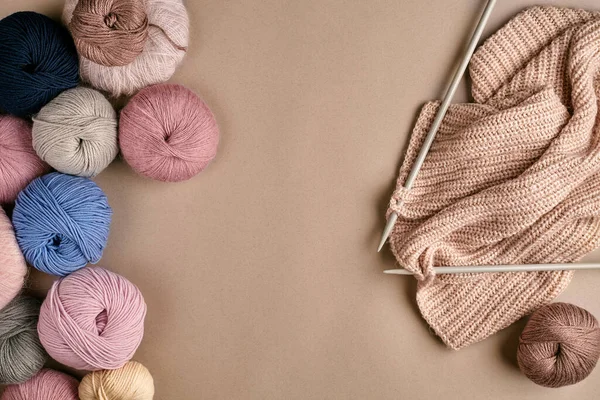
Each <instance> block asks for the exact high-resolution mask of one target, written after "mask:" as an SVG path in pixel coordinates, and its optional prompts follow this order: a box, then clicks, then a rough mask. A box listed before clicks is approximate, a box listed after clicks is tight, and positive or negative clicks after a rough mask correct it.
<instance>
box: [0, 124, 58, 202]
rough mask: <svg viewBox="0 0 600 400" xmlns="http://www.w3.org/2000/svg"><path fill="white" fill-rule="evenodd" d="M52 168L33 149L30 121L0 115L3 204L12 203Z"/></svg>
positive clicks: (0, 173) (0, 161) (0, 197)
mask: <svg viewBox="0 0 600 400" xmlns="http://www.w3.org/2000/svg"><path fill="white" fill-rule="evenodd" d="M48 169H49V167H48V166H47V165H46V163H44V162H43V161H42V160H41V159H40V158H39V157H38V156H37V154H36V153H35V151H34V150H33V145H32V139H31V123H30V122H28V121H25V120H24V119H21V118H17V117H13V116H11V115H0V204H10V203H13V202H14V201H15V199H16V198H17V195H18V194H19V192H20V191H21V190H23V189H24V188H25V186H27V185H28V184H29V183H30V182H31V181H32V180H34V179H35V178H37V177H38V176H40V175H43V174H44V173H45V172H47V171H48Z"/></svg>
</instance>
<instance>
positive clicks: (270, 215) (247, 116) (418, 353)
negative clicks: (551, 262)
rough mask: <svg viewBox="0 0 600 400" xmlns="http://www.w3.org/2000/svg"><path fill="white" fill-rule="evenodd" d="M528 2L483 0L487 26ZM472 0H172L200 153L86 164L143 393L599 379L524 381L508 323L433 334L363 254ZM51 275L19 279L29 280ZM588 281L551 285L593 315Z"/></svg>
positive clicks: (299, 391) (369, 250) (359, 389)
mask: <svg viewBox="0 0 600 400" xmlns="http://www.w3.org/2000/svg"><path fill="white" fill-rule="evenodd" d="M61 3H62V1H61V0H2V2H1V3H0V16H5V15H8V14H10V13H12V12H14V11H17V10H24V9H25V10H26V9H29V10H37V11H39V12H42V13H46V14H48V15H51V16H54V17H58V16H59V14H60V9H61ZM542 3H543V4H557V5H564V6H572V7H588V8H593V7H596V8H600V6H598V3H597V0H587V1H584V0H579V1H575V0H572V1H568V0H556V1H538V2H537V3H536V4H542ZM532 4H533V3H530V2H529V1H520V0H501V1H499V5H498V6H497V9H496V11H495V12H494V15H493V18H492V20H491V22H490V24H489V27H488V29H487V31H486V36H487V35H489V33H490V32H492V31H493V30H496V29H498V28H499V27H500V26H501V24H502V23H504V22H505V21H507V19H508V18H510V17H511V16H512V15H514V14H515V13H516V12H517V11H519V10H520V9H522V8H523V7H525V6H527V5H532ZM594 5H595V6H594ZM483 6H484V1H483V0H454V1H442V0H437V1H423V0H411V1H409V0H345V1H344V0H300V1H299V0H193V1H192V0H189V1H188V7H189V13H190V17H191V21H192V41H191V43H192V44H191V47H190V50H189V55H188V57H187V59H186V60H185V62H184V64H183V66H182V67H181V68H180V70H179V71H178V73H177V74H176V76H175V77H174V78H173V81H175V82H178V83H182V84H185V85H187V86H189V87H191V88H192V89H194V90H195V91H197V92H198V93H200V94H201V95H202V96H203V97H204V98H205V99H206V101H207V102H208V103H209V105H210V106H211V107H212V109H213V110H214V112H215V114H216V116H217V118H218V120H219V123H220V126H221V128H222V141H221V146H220V151H219V154H218V156H217V159H216V161H215V162H214V163H213V164H212V165H211V166H210V167H209V168H208V169H207V170H206V171H205V172H203V173H202V174H201V175H200V176H198V177H196V178H195V179H192V180H191V181H188V182H185V183H181V184H161V183H156V182H151V181H148V180H144V179H142V178H140V177H138V176H136V175H134V174H133V173H132V172H131V170H130V169H129V168H128V167H127V166H126V165H124V164H123V163H122V162H117V163H115V164H114V165H113V166H111V167H110V168H109V169H108V170H107V171H106V172H104V173H103V174H102V175H101V176H99V177H98V179H97V181H98V182H99V184H100V185H101V186H102V188H103V189H105V191H106V192H107V194H108V197H109V200H110V203H111V205H112V206H113V208H114V211H115V216H114V222H113V227H112V232H111V237H110V243H109V246H108V248H107V250H106V253H105V257H104V259H103V260H102V262H101V265H103V266H105V267H108V268H110V269H112V270H114V271H117V272H119V273H121V274H123V275H125V276H126V277H128V278H129V279H131V280H132V281H133V282H134V283H136V284H137V285H138V286H139V287H140V288H141V290H142V291H143V293H144V295H145V297H146V301H147V303H148V307H149V314H148V318H147V323H146V328H147V332H146V336H145V338H144V342H143V344H142V346H141V347H140V349H139V351H138V353H137V355H136V359H137V360H139V361H141V362H143V363H144V364H145V365H146V366H148V367H149V368H150V370H151V371H152V373H153V374H154V377H155V379H156V390H157V396H156V399H158V400H166V399H409V398H411V399H435V398H444V399H470V398H473V399H517V398H519V399H578V400H582V399H593V398H598V397H599V396H600V368H599V369H598V370H596V371H595V372H594V373H593V375H592V376H591V377H590V378H589V379H587V380H586V381H585V382H583V383H581V384H579V385H576V386H574V387H569V388H563V389H560V390H549V389H543V388H540V387H537V386H536V385H534V384H533V383H531V382H529V381H528V380H527V379H526V378H525V377H524V376H523V375H522V374H521V373H520V372H519V370H518V368H517V367H516V362H515V351H516V345H517V338H518V335H519V332H520V330H521V329H522V327H523V322H520V323H517V324H516V325H515V326H513V327H512V328H510V329H507V330H505V331H503V332H501V333H499V334H497V335H496V336H494V337H492V338H490V339H488V340H486V341H485V342H483V343H479V344H476V345H473V346H471V347H469V348H467V349H464V350H461V351H459V352H454V351H450V350H447V349H446V348H444V347H443V345H441V343H440V342H439V341H438V340H437V339H436V338H435V337H434V336H433V335H432V333H431V332H430V331H429V330H428V328H427V326H426V324H425V323H424V322H423V321H422V319H421V318H420V316H419V314H418V311H417V310H416V306H415V302H414V299H413V297H414V291H415V282H414V280H412V279H411V278H407V277H390V276H384V275H383V274H382V271H383V270H384V269H386V268H392V267H394V259H393V257H392V255H391V253H390V252H389V250H388V249H386V251H385V252H383V253H382V254H377V253H376V252H375V249H376V244H377V241H378V239H379V235H380V233H381V229H382V228H383V224H384V212H385V209H386V204H387V201H388V199H389V196H390V194H391V190H392V187H393V183H394V180H395V177H396V171H397V169H398V167H399V165H400V160H401V157H402V155H403V151H404V149H405V146H406V144H407V140H408V135H409V132H410V130H411V128H412V124H413V123H414V118H415V116H416V113H417V112H418V110H419V107H420V105H421V104H422V103H423V102H425V101H426V100H429V99H433V98H439V97H440V96H441V94H442V93H443V90H444V87H445V85H446V84H447V82H448V81H449V79H450V75H451V70H452V66H453V65H455V63H456V61H457V59H458V57H459V55H460V53H461V49H462V47H463V44H464V43H465V42H466V40H467V38H468V36H469V34H470V32H471V31H472V29H473V26H474V23H475V21H476V19H477V18H478V15H479V13H480V11H481V10H482V8H483ZM459 97H462V100H464V99H466V98H467V97H466V86H465V87H464V89H463V90H462V92H461V94H460V96H459ZM590 259H594V257H591V258H590ZM596 260H600V253H599V254H598V255H597V256H596ZM50 282H51V279H50V278H49V277H43V276H41V274H34V279H33V282H32V283H31V285H32V288H33V290H34V291H36V292H37V293H38V294H40V295H43V294H44V292H45V290H46V289H47V287H48V285H49V284H50ZM599 284H600V273H595V272H585V273H583V272H582V273H578V274H577V276H576V277H575V279H574V281H573V283H572V284H571V286H570V287H569V288H568V290H567V291H566V293H565V294H564V295H562V296H561V299H562V300H565V301H570V302H574V303H576V304H578V305H581V306H583V307H585V308H587V309H588V310H590V311H592V312H593V313H595V314H596V315H597V316H600V303H599V302H598V286H599Z"/></svg>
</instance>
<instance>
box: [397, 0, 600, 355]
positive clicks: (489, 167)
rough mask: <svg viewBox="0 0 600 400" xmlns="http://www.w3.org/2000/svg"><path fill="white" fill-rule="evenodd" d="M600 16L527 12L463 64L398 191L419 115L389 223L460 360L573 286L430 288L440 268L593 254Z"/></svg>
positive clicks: (508, 279)
mask: <svg viewBox="0 0 600 400" xmlns="http://www.w3.org/2000/svg"><path fill="white" fill-rule="evenodd" d="M598 43H600V13H592V12H587V11H583V10H572V9H566V8H555V7H534V8H530V9H528V10H526V11H524V12H522V13H521V14H519V15H518V16H516V17H515V18H514V19H513V20H511V21H510V22H509V23H508V24H507V25H506V26H504V27H503V28H502V29H500V30H499V31H498V32H497V33H496V34H494V35H492V36H491V37H490V38H489V39H488V40H487V41H486V42H485V43H484V44H483V45H482V46H481V47H480V48H479V49H478V50H477V51H476V53H475V54H474V56H473V58H472V60H471V63H470V75H471V78H472V93H473V97H474V99H475V102H474V103H470V104H455V105H452V106H451V107H450V109H449V111H448V114H447V116H446V117H445V119H444V121H443V123H442V126H441V128H440V130H439V132H438V134H437V137H436V139H435V141H434V143H433V145H432V146H431V149H430V152H429V154H428V156H427V158H426V160H425V163H424V164H423V168H422V169H421V171H420V173H419V175H418V177H417V179H416V181H415V183H414V186H413V187H412V189H410V190H406V189H405V188H404V187H403V186H404V182H405V180H406V178H407V176H408V173H409V171H410V169H411V167H412V165H413V163H414V160H415V158H416V157H417V154H418V151H419V149H420V147H421V144H422V143H423V141H424V138H425V136H426V134H427V131H428V130H429V127H430V126H431V124H432V121H433V119H434V117H435V114H436V111H437V109H438V107H439V102H431V103H428V104H426V105H425V106H424V108H423V110H422V112H421V115H420V116H419V118H418V120H417V123H416V126H415V128H414V131H413V135H412V138H411V140H410V143H409V148H408V151H407V155H406V158H405V161H404V163H403V165H402V167H401V169H400V174H399V177H398V181H397V188H396V190H395V192H394V194H393V196H392V199H391V201H390V206H389V209H388V215H389V213H391V212H392V211H394V212H396V213H398V216H399V217H398V222H397V223H396V225H395V228H394V230H393V232H392V235H391V237H390V245H391V249H392V251H393V253H394V255H395V257H396V259H397V261H398V263H399V264H400V265H401V266H402V267H404V268H406V269H408V270H410V271H411V272H413V273H414V274H415V276H416V278H417V279H418V288H417V295H416V297H417V303H418V306H419V308H420V311H421V313H422V315H423V317H424V318H425V320H426V321H427V322H428V323H429V325H430V326H431V327H432V328H433V330H434V331H435V332H436V333H437V335H438V336H439V337H440V338H441V339H442V340H443V342H444V343H445V344H446V345H447V346H449V347H451V348H453V349H460V348H462V347H465V346H468V345H469V344H472V343H474V342H478V341H480V340H483V339H485V338H486V337H488V336H490V335H492V334H493V333H495V332H497V331H498V330H500V329H502V328H504V327H506V326H508V325H510V324H511V323H513V322H514V321H516V320H518V319H519V318H521V317H522V316H524V315H527V314H530V313H531V312H532V311H533V310H535V309H537V308H539V307H540V306H542V305H544V304H547V303H549V302H550V301H551V300H552V299H553V298H554V297H556V296H557V295H558V294H559V293H560V292H561V291H562V290H563V289H564V288H565V287H566V286H567V285H568V283H569V281H570V279H571V277H572V275H573V273H572V272H570V271H561V272H530V273H525V272H523V273H504V274H503V273H495V274H491V273H489V274H462V275H456V276H451V275H439V276H436V275H435V274H434V271H433V269H432V267H434V266H444V265H489V264H535V263H569V262H573V261H575V260H578V259H580V258H581V257H583V256H584V255H585V254H587V253H588V252H590V251H591V250H593V249H595V248H596V247H598V245H599V244H600V141H598V140H597V136H598V135H597V132H598V129H599V126H598V122H600V119H599V118H598V98H599V95H600V93H599V91H600V75H599V74H598V70H599V68H600V52H598Z"/></svg>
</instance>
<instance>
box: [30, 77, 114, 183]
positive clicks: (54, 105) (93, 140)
mask: <svg viewBox="0 0 600 400" xmlns="http://www.w3.org/2000/svg"><path fill="white" fill-rule="evenodd" d="M32 137H33V148H34V149H35V152H36V153H37V154H38V156H39V157H40V158H41V159H42V160H44V161H45V162H47V163H48V164H50V166H52V167H53V168H54V169H56V170H57V171H59V172H63V173H65V174H70V175H78V176H84V177H94V176H96V175H98V174H99V173H100V172H101V171H102V170H104V169H105V168H106V167H107V166H108V165H109V164H110V163H111V162H112V161H113V160H114V159H115V157H116V156H117V154H118V152H119V146H118V143H117V113H116V112H115V110H114V109H113V107H112V105H111V104H110V102H109V101H108V100H107V99H106V98H105V97H104V96H103V95H102V94H101V93H100V92H97V91H95V90H93V89H88V88H84V87H77V88H74V89H70V90H67V91H65V92H63V93H61V94H60V95H59V96H58V97H56V98H55V99H54V100H52V101H51V102H50V103H48V104H47V105H46V106H44V107H43V108H42V109H41V110H40V112H39V113H38V114H37V115H36V116H35V118H33V130H32Z"/></svg>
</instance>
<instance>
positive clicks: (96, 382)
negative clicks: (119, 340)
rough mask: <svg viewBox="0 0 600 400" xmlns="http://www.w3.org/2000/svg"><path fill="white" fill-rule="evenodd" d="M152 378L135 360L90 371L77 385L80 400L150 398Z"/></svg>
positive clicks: (139, 399) (142, 399)
mask: <svg viewBox="0 0 600 400" xmlns="http://www.w3.org/2000/svg"><path fill="white" fill-rule="evenodd" d="M153 397H154V380H153V379H152V375H151V374H150V371H148V369H147V368H146V367H144V366H143V365H142V364H140V363H139V362H136V361H129V362H128V363H127V364H125V365H124V366H122V367H121V368H119V369H115V370H102V371H94V372H90V373H89V374H87V375H86V376H84V377H83V380H82V381H81V384H80V385H79V398H80V399H81V400H152V398H153Z"/></svg>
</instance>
